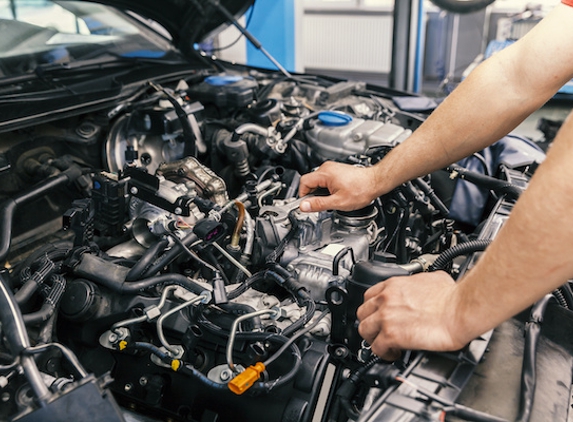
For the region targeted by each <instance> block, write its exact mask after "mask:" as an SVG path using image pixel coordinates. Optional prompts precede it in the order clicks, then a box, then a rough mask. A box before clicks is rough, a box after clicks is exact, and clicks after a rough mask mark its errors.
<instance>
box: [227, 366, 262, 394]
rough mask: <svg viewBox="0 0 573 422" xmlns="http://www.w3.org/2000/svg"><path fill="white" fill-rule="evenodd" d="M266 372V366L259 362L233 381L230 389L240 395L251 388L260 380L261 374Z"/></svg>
mask: <svg viewBox="0 0 573 422" xmlns="http://www.w3.org/2000/svg"><path fill="white" fill-rule="evenodd" d="M264 370H265V365H264V364H263V363H262V362H257V363H255V364H254V365H251V366H249V367H248V368H247V369H245V370H244V371H243V372H241V373H240V374H239V375H237V376H236V377H235V378H233V379H232V380H231V381H229V384H227V385H228V387H229V390H231V391H232V392H233V393H235V394H237V395H240V394H243V393H244V392H245V391H247V390H248V389H249V388H251V387H252V386H253V385H254V384H255V382H256V381H257V380H258V379H259V378H260V376H261V372H263V371H264Z"/></svg>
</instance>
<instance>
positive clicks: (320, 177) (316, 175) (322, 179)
mask: <svg viewBox="0 0 573 422" xmlns="http://www.w3.org/2000/svg"><path fill="white" fill-rule="evenodd" d="M328 167H329V162H328V161H327V162H326V163H324V164H323V165H322V166H320V167H319V168H318V169H317V170H316V171H313V172H310V173H307V174H305V175H303V176H302V177H301V178H300V183H299V187H298V192H299V196H306V195H308V194H309V193H312V192H314V190H316V189H317V188H328V185H329V179H330V173H329V172H328Z"/></svg>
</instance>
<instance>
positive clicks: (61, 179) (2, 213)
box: [0, 166, 82, 262]
mask: <svg viewBox="0 0 573 422" xmlns="http://www.w3.org/2000/svg"><path fill="white" fill-rule="evenodd" d="M81 175H82V171H81V169H80V168H79V167H75V166H74V167H72V168H70V169H68V170H66V171H64V172H63V173H61V174H59V175H57V176H54V177H50V178H49V179H47V180H46V181H45V182H43V183H42V184H41V185H38V186H33V187H32V188H30V189H28V190H26V191H24V192H21V193H19V194H18V195H16V196H14V197H13V198H10V199H6V200H4V201H2V203H0V262H3V261H4V260H5V259H6V257H7V256H8V251H9V250H10V242H11V241H12V218H13V217H14V213H15V211H16V208H17V207H18V206H19V205H22V204H25V203H27V202H30V201H32V200H34V199H36V198H38V197H40V196H41V195H44V194H46V193H48V192H50V191H51V190H53V189H55V188H57V187H60V186H63V185H65V184H67V183H68V182H70V181H72V180H75V179H77V178H78V177H80V176H81Z"/></svg>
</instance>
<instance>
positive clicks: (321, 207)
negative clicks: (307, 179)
mask: <svg viewBox="0 0 573 422" xmlns="http://www.w3.org/2000/svg"><path fill="white" fill-rule="evenodd" d="M299 208H300V210H301V211H302V212H318V211H327V210H333V209H337V210H342V209H345V205H344V200H343V199H341V198H340V195H336V194H335V195H329V196H315V197H312V198H306V199H304V200H303V201H302V202H301V203H300V205H299Z"/></svg>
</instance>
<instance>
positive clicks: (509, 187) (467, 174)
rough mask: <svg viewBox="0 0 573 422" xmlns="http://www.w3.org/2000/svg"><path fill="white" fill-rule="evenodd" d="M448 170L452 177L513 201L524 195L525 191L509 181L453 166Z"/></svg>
mask: <svg viewBox="0 0 573 422" xmlns="http://www.w3.org/2000/svg"><path fill="white" fill-rule="evenodd" d="M446 170H448V171H450V172H451V173H452V176H455V177H459V178H460V179H462V180H467V181H468V182H471V183H473V184H475V185H477V186H481V187H484V188H486V189H489V190H492V191H494V192H497V193H500V194H504V195H507V196H508V197H510V198H512V199H518V198H519V196H520V195H521V194H522V193H523V189H522V188H520V187H519V186H515V185H513V184H511V183H509V182H508V181H505V180H500V179H497V178H495V177H491V176H486V175H484V174H481V173H478V172H476V171H471V170H468V169H466V168H464V167H461V166H458V165H457V164H452V165H451V166H448V167H447V168H446Z"/></svg>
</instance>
